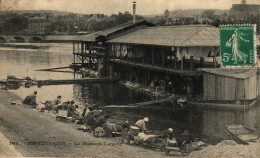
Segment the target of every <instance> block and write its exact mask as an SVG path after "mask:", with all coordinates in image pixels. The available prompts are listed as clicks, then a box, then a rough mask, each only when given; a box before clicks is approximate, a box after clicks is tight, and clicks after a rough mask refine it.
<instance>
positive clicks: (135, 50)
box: [134, 47, 137, 63]
mask: <svg viewBox="0 0 260 158" xmlns="http://www.w3.org/2000/svg"><path fill="white" fill-rule="evenodd" d="M136 60H137V59H136V47H134V61H135V63H136Z"/></svg>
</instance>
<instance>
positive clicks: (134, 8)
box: [133, 1, 136, 24]
mask: <svg viewBox="0 0 260 158" xmlns="http://www.w3.org/2000/svg"><path fill="white" fill-rule="evenodd" d="M135 10H136V2H135V1H134V2H133V24H135Z"/></svg>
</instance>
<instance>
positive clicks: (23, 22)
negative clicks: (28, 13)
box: [5, 15, 28, 33]
mask: <svg viewBox="0 0 260 158" xmlns="http://www.w3.org/2000/svg"><path fill="white" fill-rule="evenodd" d="M27 25H28V19H27V18H25V17H23V16H18V15H16V16H15V17H14V18H12V19H11V21H10V22H9V23H8V24H7V26H5V30H6V31H8V32H12V33H16V32H19V31H23V30H24V29H25V28H26V27H27Z"/></svg>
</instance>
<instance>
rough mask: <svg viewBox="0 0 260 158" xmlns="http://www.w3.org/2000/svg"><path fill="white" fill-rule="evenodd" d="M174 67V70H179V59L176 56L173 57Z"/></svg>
mask: <svg viewBox="0 0 260 158" xmlns="http://www.w3.org/2000/svg"><path fill="white" fill-rule="evenodd" d="M173 66H174V69H175V70H176V69H177V57H176V56H173Z"/></svg>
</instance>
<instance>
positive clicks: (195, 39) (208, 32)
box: [108, 25, 220, 47]
mask: <svg viewBox="0 0 260 158" xmlns="http://www.w3.org/2000/svg"><path fill="white" fill-rule="evenodd" d="M219 41H220V37H219V28H218V27H214V26H209V25H179V26H158V27H147V28H144V29H141V30H137V31H135V32H132V33H129V34H126V35H123V36H120V37H118V38H115V39H112V40H109V41H108V43H126V44H141V45H158V46H179V47H187V46H219V45H220V42H219Z"/></svg>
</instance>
